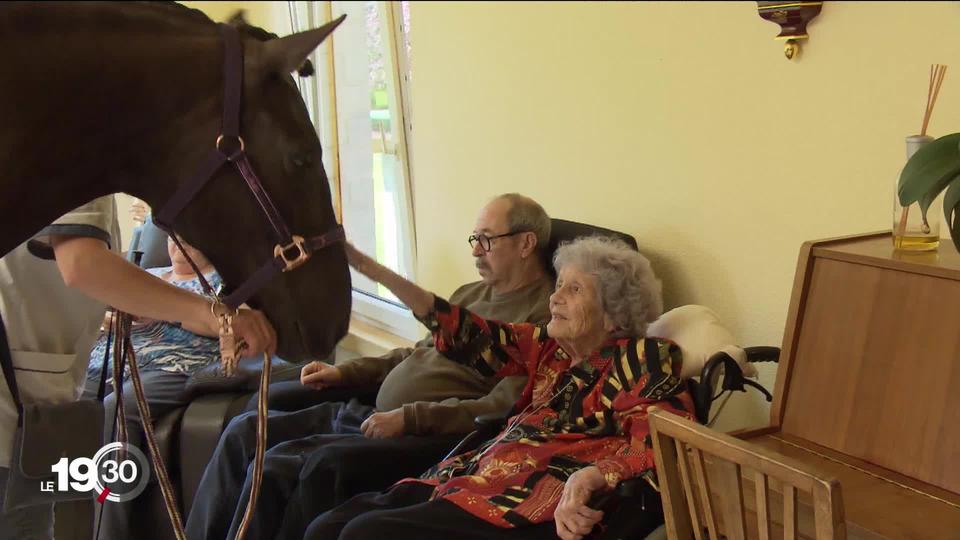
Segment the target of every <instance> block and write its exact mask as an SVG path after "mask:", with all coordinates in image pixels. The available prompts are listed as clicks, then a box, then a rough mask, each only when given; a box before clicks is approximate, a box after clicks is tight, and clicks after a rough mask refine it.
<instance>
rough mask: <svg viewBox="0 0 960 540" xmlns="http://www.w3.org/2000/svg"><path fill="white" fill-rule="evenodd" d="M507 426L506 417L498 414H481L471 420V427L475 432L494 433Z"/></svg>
mask: <svg viewBox="0 0 960 540" xmlns="http://www.w3.org/2000/svg"><path fill="white" fill-rule="evenodd" d="M506 424H507V417H506V416H504V415H503V414H498V413H487V414H481V415H479V416H477V417H476V418H474V419H473V427H474V428H476V429H477V431H484V432H487V431H492V432H494V433H496V432H498V431H500V430H501V429H503V426H505V425H506Z"/></svg>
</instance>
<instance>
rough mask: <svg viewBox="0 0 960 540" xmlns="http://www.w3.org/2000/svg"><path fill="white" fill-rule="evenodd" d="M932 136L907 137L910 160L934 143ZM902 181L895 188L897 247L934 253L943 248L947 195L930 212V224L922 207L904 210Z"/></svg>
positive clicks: (895, 243)
mask: <svg viewBox="0 0 960 540" xmlns="http://www.w3.org/2000/svg"><path fill="white" fill-rule="evenodd" d="M933 140H934V139H933V137H930V136H929V135H911V136H909V137H907V141H906V142H907V160H909V159H910V158H911V157H912V156H913V154H915V153H916V152H917V150H919V149H920V148H921V147H923V145H925V144H927V143H930V142H933ZM899 182H900V177H899V175H897V179H896V182H894V188H893V247H894V248H896V249H899V250H903V251H934V250H936V249H937V248H938V247H939V246H940V214H942V213H943V194H942V193H941V194H939V195H937V198H936V199H935V200H934V201H933V203H932V204H931V205H930V208H928V209H927V216H926V220H924V217H923V213H922V212H921V211H920V203H916V202H915V203H913V204H911V205H909V206H906V207H904V206H900V199H899V197H898V196H897V187H898V184H899Z"/></svg>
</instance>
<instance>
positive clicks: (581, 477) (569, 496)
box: [553, 465, 608, 540]
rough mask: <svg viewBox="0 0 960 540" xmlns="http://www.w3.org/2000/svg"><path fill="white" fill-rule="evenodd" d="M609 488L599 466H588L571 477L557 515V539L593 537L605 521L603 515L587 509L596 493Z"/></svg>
mask: <svg viewBox="0 0 960 540" xmlns="http://www.w3.org/2000/svg"><path fill="white" fill-rule="evenodd" d="M605 489H608V486H607V482H606V480H604V478H603V473H602V472H600V469H598V468H597V467H595V466H592V465H591V466H589V467H584V468H583V469H580V470H579V471H577V472H575V473H573V474H571V475H570V478H567V481H566V483H565V484H564V485H563V495H561V496H560V502H559V503H558V504H557V509H556V510H555V511H554V513H553V519H554V521H555V522H556V524H557V536H559V537H560V538H562V539H563V540H580V539H581V538H583V537H584V536H586V535H588V534H590V531H591V530H593V527H594V525H596V524H597V523H600V520H601V519H603V512H601V511H600V510H594V509H592V508H590V507H588V506H587V501H589V500H590V496H591V495H593V493H594V492H595V491H599V490H605Z"/></svg>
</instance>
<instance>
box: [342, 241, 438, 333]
mask: <svg viewBox="0 0 960 540" xmlns="http://www.w3.org/2000/svg"><path fill="white" fill-rule="evenodd" d="M343 248H344V250H345V251H346V253H347V263H348V264H350V266H351V267H352V268H353V269H354V270H356V271H357V272H360V273H361V274H363V275H364V276H367V277H368V278H370V279H371V280H373V281H375V282H377V283H380V284H382V285H384V286H386V288H388V289H390V292H392V293H393V294H394V296H396V297H397V298H398V299H399V300H400V301H401V302H403V304H404V305H405V306H407V307H408V308H410V310H411V311H413V314H414V315H415V316H417V317H422V316H424V315H426V314H427V313H429V312H430V310H431V309H432V308H433V293H431V292H428V291H425V290H423V289H421V288H420V287H419V286H417V284H416V283H413V282H412V281H409V280H408V279H407V278H405V277H403V276H401V275H399V274H397V273H396V272H394V271H393V270H391V269H389V268H387V267H386V266H384V265H382V264H380V263H378V262H377V261H376V260H374V259H373V258H371V257H370V256H369V255H367V254H365V253H363V252H362V251H360V250H358V249H357V248H355V247H354V246H353V244H351V243H350V242H344V243H343Z"/></svg>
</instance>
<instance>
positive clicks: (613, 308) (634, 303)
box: [553, 236, 663, 338]
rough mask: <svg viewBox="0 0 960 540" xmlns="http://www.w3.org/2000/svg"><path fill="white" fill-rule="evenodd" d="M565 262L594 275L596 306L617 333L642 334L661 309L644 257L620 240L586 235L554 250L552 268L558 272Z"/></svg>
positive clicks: (657, 282) (658, 287)
mask: <svg viewBox="0 0 960 540" xmlns="http://www.w3.org/2000/svg"><path fill="white" fill-rule="evenodd" d="M567 265H572V266H574V267H576V268H578V269H579V270H581V271H583V272H586V273H588V274H591V275H593V276H594V277H596V279H597V294H598V296H599V298H598V300H599V301H600V306H601V307H602V309H603V311H604V313H606V314H607V316H608V317H610V320H612V321H613V323H614V324H615V325H617V327H618V328H619V329H620V331H619V334H620V335H626V336H631V337H637V338H642V337H646V335H647V325H648V324H650V323H652V322H653V321H655V320H657V318H658V317H660V314H661V313H662V312H663V296H662V293H661V283H660V280H659V279H657V276H656V275H654V273H653V268H652V267H651V266H650V261H648V260H647V258H646V257H644V256H643V255H641V254H639V253H638V252H636V251H634V250H633V249H632V248H631V247H630V246H628V245H627V244H626V243H625V242H624V241H623V240H620V239H616V238H610V237H604V236H586V237H580V238H577V239H576V240H574V241H573V242H569V243H564V244H563V245H561V246H560V247H559V248H558V249H557V253H556V254H555V255H554V256H553V267H554V268H555V269H556V270H557V273H559V272H560V270H561V269H562V268H563V267H565V266H567Z"/></svg>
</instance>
